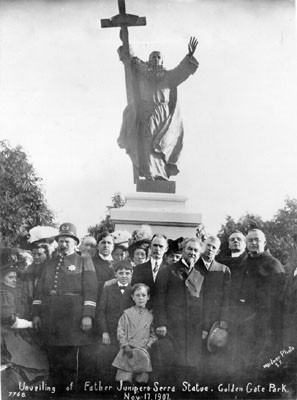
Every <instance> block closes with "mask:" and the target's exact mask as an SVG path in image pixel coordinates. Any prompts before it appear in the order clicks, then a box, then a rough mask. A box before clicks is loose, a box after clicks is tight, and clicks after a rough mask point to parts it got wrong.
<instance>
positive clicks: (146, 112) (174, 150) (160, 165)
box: [118, 55, 198, 180]
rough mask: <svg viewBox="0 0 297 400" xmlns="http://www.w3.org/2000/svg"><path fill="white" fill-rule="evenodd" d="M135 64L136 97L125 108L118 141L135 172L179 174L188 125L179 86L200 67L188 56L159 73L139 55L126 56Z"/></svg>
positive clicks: (158, 175)
mask: <svg viewBox="0 0 297 400" xmlns="http://www.w3.org/2000/svg"><path fill="white" fill-rule="evenodd" d="M123 61H124V62H125V63H126V62H129V63H130V66H131V77H132V82H131V84H132V88H133V100H132V102H131V103H130V104H128V106H127V107H126V108H125V110H124V113H123V122H122V127H121V132H120V136H119V138H118V144H119V146H120V147H121V148H124V149H125V150H126V152H127V153H128V154H129V156H130V158H131V160H132V163H133V167H134V172H135V173H136V175H137V176H140V177H145V178H147V179H165V180H168V179H169V178H170V176H172V175H177V174H178V172H179V170H178V166H177V164H178V160H179V157H180V154H181V150H182V147H183V136H184V129H183V123H182V120H181V116H180V111H179V106H178V102H177V86H178V85H179V84H181V83H182V82H183V81H185V80H186V79H187V78H188V77H189V76H190V75H191V74H193V73H194V72H195V71H196V69H197V68H198V61H197V60H196V59H195V58H194V57H193V56H188V55H187V56H186V57H185V58H184V59H183V60H182V61H181V63H180V64H179V65H178V66H177V67H176V68H174V69H172V70H169V71H167V70H165V69H163V68H162V69H161V70H159V71H158V72H157V75H155V74H154V73H153V70H152V69H151V68H150V66H149V64H148V63H146V62H143V61H141V60H140V59H139V58H137V57H129V58H128V59H126V60H125V59H124V60H123Z"/></svg>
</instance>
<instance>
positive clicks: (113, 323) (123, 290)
mask: <svg viewBox="0 0 297 400" xmlns="http://www.w3.org/2000/svg"><path fill="white" fill-rule="evenodd" d="M114 270H115V278H116V281H115V282H114V283H112V284H110V285H106V286H104V288H103V292H102V296H101V300H100V303H99V306H98V310H97V315H96V319H97V324H98V326H99V333H100V335H102V344H101V345H100V346H99V348H98V353H97V371H98V375H99V376H100V378H101V380H102V381H104V382H106V383H110V382H112V381H113V377H114V370H113V369H112V367H111V364H112V361H113V359H114V357H115V356H116V354H117V353H118V351H119V342H118V339H117V327H118V322H119V319H120V317H121V315H122V313H123V311H124V310H126V309H127V308H130V307H131V306H132V305H133V304H134V303H133V300H132V297H131V294H132V288H131V278H132V270H133V267H132V265H131V262H130V261H128V260H123V261H120V262H118V263H117V264H115V266H114ZM97 379H98V376H97Z"/></svg>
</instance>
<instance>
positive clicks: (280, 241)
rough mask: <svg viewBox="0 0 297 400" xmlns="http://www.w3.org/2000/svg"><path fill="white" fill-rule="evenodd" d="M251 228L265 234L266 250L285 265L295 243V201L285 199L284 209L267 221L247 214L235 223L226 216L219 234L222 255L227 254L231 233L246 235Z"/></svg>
mask: <svg viewBox="0 0 297 400" xmlns="http://www.w3.org/2000/svg"><path fill="white" fill-rule="evenodd" d="M253 228H258V229H261V230H262V231H263V232H264V233H265V235H266V240H267V248H268V249H269V250H270V252H271V254H272V255H273V256H274V257H276V258H278V259H279V260H280V261H281V262H282V263H283V264H284V265H285V264H287V263H288V262H289V260H290V259H291V258H292V256H293V252H294V251H295V248H296V242H297V199H290V198H288V199H286V200H285V206H284V208H281V209H279V210H278V211H277V212H276V214H275V215H274V217H273V218H272V219H271V220H268V221H263V220H262V218H261V217H259V216H258V215H254V214H249V213H247V214H246V215H244V216H242V217H241V218H239V220H238V221H237V222H235V220H234V219H233V218H232V217H231V216H227V217H226V222H225V224H223V225H222V226H221V229H220V232H219V237H220V239H221V242H222V246H221V251H222V253H223V254H227V253H228V237H229V236H230V235H231V233H232V232H234V231H235V230H239V231H241V232H242V233H243V234H245V235H246V234H247V232H248V231H249V230H250V229H253Z"/></svg>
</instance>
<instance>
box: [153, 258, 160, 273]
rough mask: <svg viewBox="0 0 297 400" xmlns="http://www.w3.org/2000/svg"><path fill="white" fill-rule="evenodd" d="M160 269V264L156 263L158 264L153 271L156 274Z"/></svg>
mask: <svg viewBox="0 0 297 400" xmlns="http://www.w3.org/2000/svg"><path fill="white" fill-rule="evenodd" d="M158 269H159V266H158V263H157V261H156V264H155V266H154V269H153V273H154V274H156V273H157V272H158Z"/></svg>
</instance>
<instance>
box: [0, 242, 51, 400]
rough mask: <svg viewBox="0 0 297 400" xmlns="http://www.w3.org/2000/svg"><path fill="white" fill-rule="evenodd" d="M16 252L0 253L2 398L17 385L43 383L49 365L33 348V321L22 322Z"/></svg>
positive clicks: (23, 310)
mask: <svg viewBox="0 0 297 400" xmlns="http://www.w3.org/2000/svg"><path fill="white" fill-rule="evenodd" d="M18 264H19V261H18V257H17V251H16V250H14V249H4V250H2V251H1V269H0V279H1V281H0V288H1V365H2V368H4V371H3V372H2V385H3V392H2V394H4V393H6V391H7V392H9V391H12V390H16V388H17V387H18V385H19V382H25V383H26V384H31V383H33V382H34V383H38V382H41V381H43V382H45V381H46V379H47V375H48V363H47V359H46V356H45V354H44V353H43V352H42V351H41V349H40V348H39V347H38V346H37V345H36V343H37V338H36V337H35V333H34V331H33V330H32V329H31V328H32V321H29V320H28V319H26V318H24V315H25V309H24V307H23V304H24V302H23V299H20V296H19V295H18V291H17V272H18Z"/></svg>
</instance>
